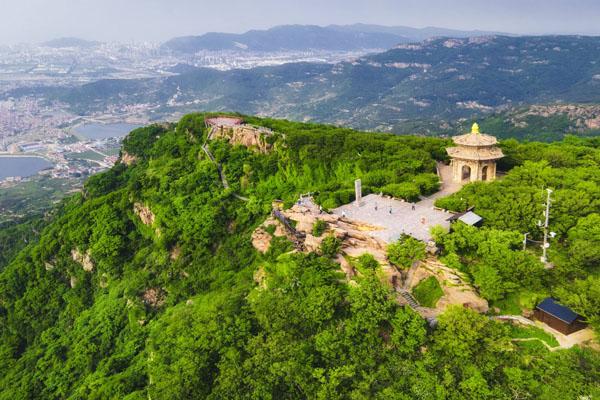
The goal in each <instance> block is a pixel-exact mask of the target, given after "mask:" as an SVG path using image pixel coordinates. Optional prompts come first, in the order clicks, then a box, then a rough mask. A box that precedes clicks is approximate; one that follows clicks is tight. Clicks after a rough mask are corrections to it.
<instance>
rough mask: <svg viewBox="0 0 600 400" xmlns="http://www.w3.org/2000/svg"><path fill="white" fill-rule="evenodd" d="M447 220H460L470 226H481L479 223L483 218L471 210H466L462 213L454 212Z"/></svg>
mask: <svg viewBox="0 0 600 400" xmlns="http://www.w3.org/2000/svg"><path fill="white" fill-rule="evenodd" d="M448 221H450V222H456V221H460V222H462V223H464V224H467V225H470V226H476V227H478V228H479V227H480V226H481V224H482V223H483V218H482V217H481V216H479V215H477V214H475V213H474V212H473V211H472V210H468V211H466V212H463V213H458V214H454V215H453V216H451V217H450V218H448Z"/></svg>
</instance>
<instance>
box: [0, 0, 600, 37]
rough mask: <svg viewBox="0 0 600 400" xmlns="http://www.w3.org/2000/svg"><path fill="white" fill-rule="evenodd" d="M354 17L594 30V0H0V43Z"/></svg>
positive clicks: (597, 26)
mask: <svg viewBox="0 0 600 400" xmlns="http://www.w3.org/2000/svg"><path fill="white" fill-rule="evenodd" d="M355 22H363V23H371V24H381V25H408V26H414V27H424V26H438V27H446V28H457V29H484V30H497V31H506V32H513V33H581V34H600V23H599V22H600V0H244V1H242V0H0V43H16V42H38V41H43V40H47V39H52V38H56V37H62V36H77V37H83V38H86V39H97V40H119V41H131V40H135V41H144V40H149V41H161V40H165V39H168V38H171V37H173V36H180V35H191V34H202V33H205V32H209V31H219V32H244V31H246V30H249V29H255V28H256V29H262V28H268V27H271V26H274V25H282V24H316V25H327V24H350V23H355Z"/></svg>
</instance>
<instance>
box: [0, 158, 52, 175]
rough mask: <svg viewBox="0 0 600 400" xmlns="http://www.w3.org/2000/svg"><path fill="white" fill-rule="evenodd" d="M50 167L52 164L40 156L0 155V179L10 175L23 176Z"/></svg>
mask: <svg viewBox="0 0 600 400" xmlns="http://www.w3.org/2000/svg"><path fill="white" fill-rule="evenodd" d="M50 167H52V164H51V163H50V162H49V161H47V160H45V159H43V158H41V157H2V156H0V179H4V178H8V177H12V176H20V177H22V178H25V177H28V176H32V175H35V174H37V173H38V172H39V171H41V170H43V169H46V168H50Z"/></svg>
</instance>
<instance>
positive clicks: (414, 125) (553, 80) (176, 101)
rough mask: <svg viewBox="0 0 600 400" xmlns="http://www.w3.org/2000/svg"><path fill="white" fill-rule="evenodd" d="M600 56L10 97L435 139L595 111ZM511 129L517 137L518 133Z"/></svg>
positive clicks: (412, 55)
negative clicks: (514, 117) (533, 113)
mask: <svg viewBox="0 0 600 400" xmlns="http://www.w3.org/2000/svg"><path fill="white" fill-rule="evenodd" d="M599 55H600V38H598V37H585V36H536V37H507V36H489V37H474V38H439V39H430V40H427V41H424V42H421V43H411V44H404V45H400V46H398V47H397V48H395V49H392V50H389V51H387V52H384V53H381V54H374V55H369V56H365V57H361V58H359V59H357V60H354V61H352V62H342V63H339V64H335V65H330V64H310V63H297V64H286V65H281V66H275V67H260V68H254V69H249V70H232V71H216V70H212V69H198V68H196V69H191V70H190V69H189V68H185V69H184V68H178V70H180V71H181V72H182V73H181V74H179V75H177V76H172V77H168V78H164V79H163V78H161V79H144V80H101V81H98V82H94V83H91V84H86V85H83V86H79V87H73V88H38V89H20V90H17V91H14V92H11V93H10V94H9V95H12V96H20V95H25V94H34V95H36V96H39V97H45V98H47V99H48V100H60V101H62V102H65V103H66V104H68V105H69V107H70V108H71V109H72V111H74V112H76V113H79V114H82V115H89V114H91V113H95V112H104V111H105V110H106V109H107V107H117V108H118V107H125V106H127V105H133V104H138V103H139V102H140V100H139V99H140V98H144V102H145V103H148V104H153V105H155V106H157V108H156V109H155V110H154V112H153V113H154V115H155V117H156V118H160V117H161V115H170V114H172V113H173V112H192V111H196V110H198V108H201V109H206V110H224V111H225V110H236V111H239V112H241V113H245V114H255V115H264V116H270V117H277V118H287V119H293V120H298V121H314V122H326V123H334V124H337V125H341V126H350V127H353V128H356V129H363V130H373V131H387V132H395V133H411V134H429V135H437V134H439V133H440V131H443V132H444V131H445V132H447V131H448V129H447V127H448V126H450V125H452V124H453V123H454V121H456V120H460V119H462V118H464V119H474V118H478V119H482V118H486V117H487V116H489V115H490V114H494V113H500V114H502V113H503V112H505V111H506V110H507V109H508V110H509V112H511V111H510V110H512V109H516V110H518V109H520V108H521V107H527V106H531V105H542V106H544V105H547V106H552V105H554V104H559V105H560V104H573V105H575V106H585V105H588V104H598V103H600V95H599V93H600V90H598V89H599V87H600V86H599V85H600V80H599V78H598V77H600V56H599ZM32 90H33V92H32ZM543 123H544V122H543V121H542V123H541V124H540V125H539V128H540V130H542V129H541V128H543ZM512 128H515V129H514V131H515V136H518V133H519V132H518V129H516V128H518V126H513V127H512ZM561 129H562V127H561ZM565 129H566V128H565ZM445 132H444V133H445ZM493 133H497V132H493ZM564 133H571V132H568V131H567V132H565V131H564V129H563V130H560V131H559V132H556V135H555V137H557V138H560V137H561V135H563V134H564Z"/></svg>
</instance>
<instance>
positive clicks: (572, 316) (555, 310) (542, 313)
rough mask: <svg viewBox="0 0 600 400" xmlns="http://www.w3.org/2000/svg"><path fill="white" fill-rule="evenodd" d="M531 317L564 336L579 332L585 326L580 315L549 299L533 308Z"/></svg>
mask: <svg viewBox="0 0 600 400" xmlns="http://www.w3.org/2000/svg"><path fill="white" fill-rule="evenodd" d="M533 317H534V318H535V319H537V320H538V321H540V322H543V323H545V324H546V325H548V326H550V327H551V328H554V329H556V330H557V331H559V332H560V333H563V334H565V335H570V334H571V333H574V332H577V331H580V330H582V329H584V328H585V327H586V326H587V324H586V323H585V322H584V321H583V317H582V316H581V315H579V314H577V313H576V312H575V311H573V310H571V309H570V308H569V307H566V306H563V305H562V304H559V303H557V302H556V300H554V299H553V298H551V297H548V298H547V299H545V300H544V301H542V302H541V303H540V304H538V305H537V307H535V310H534V311H533Z"/></svg>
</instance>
